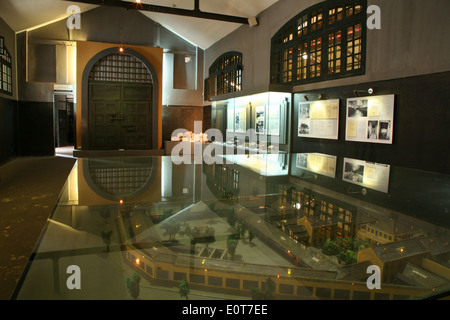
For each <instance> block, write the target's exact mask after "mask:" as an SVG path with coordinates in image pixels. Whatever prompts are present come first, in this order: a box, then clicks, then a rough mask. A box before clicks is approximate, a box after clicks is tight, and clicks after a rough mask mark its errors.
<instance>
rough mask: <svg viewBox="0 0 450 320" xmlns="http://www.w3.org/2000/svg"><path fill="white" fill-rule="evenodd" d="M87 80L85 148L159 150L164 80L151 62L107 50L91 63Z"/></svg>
mask: <svg viewBox="0 0 450 320" xmlns="http://www.w3.org/2000/svg"><path fill="white" fill-rule="evenodd" d="M82 81H83V84H82V86H83V92H82V99H83V102H82V144H83V149H89V150H120V149H124V150H150V149H155V148H157V134H158V131H157V126H158V81H157V77H156V72H155V71H154V69H153V67H152V65H151V64H150V63H149V62H148V60H147V59H145V57H143V56H142V55H140V54H139V53H137V52H135V51H133V50H131V49H126V50H125V51H123V52H120V51H119V48H110V49H107V50H104V51H102V52H100V53H99V54H97V55H96V56H95V57H94V58H92V59H91V60H90V61H89V63H88V64H87V66H86V68H85V70H84V73H83V80H82Z"/></svg>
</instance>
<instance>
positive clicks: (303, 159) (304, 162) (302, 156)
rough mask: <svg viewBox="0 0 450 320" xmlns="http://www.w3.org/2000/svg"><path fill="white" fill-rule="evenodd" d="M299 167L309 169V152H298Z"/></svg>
mask: <svg viewBox="0 0 450 320" xmlns="http://www.w3.org/2000/svg"><path fill="white" fill-rule="evenodd" d="M297 168H304V169H308V154H307V153H299V154H297Z"/></svg>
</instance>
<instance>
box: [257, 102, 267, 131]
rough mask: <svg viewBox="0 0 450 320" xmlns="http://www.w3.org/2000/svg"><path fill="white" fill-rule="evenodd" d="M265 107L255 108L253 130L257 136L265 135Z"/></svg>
mask: <svg viewBox="0 0 450 320" xmlns="http://www.w3.org/2000/svg"><path fill="white" fill-rule="evenodd" d="M265 126H266V107H265V106H257V107H256V108H255V130H256V133H257V134H265V133H266V129H265Z"/></svg>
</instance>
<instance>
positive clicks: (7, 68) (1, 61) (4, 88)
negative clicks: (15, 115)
mask: <svg viewBox="0 0 450 320" xmlns="http://www.w3.org/2000/svg"><path fill="white" fill-rule="evenodd" d="M12 87H13V85H12V60H11V55H10V54H9V51H8V49H7V48H6V45H5V39H4V38H3V37H0V92H2V93H6V94H9V95H12Z"/></svg>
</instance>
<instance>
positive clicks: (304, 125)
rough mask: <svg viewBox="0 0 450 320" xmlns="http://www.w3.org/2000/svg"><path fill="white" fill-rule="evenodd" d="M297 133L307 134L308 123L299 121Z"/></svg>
mask: <svg viewBox="0 0 450 320" xmlns="http://www.w3.org/2000/svg"><path fill="white" fill-rule="evenodd" d="M298 134H299V135H307V134H309V125H308V124H307V123H304V122H302V123H300V125H299V126H298Z"/></svg>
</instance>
